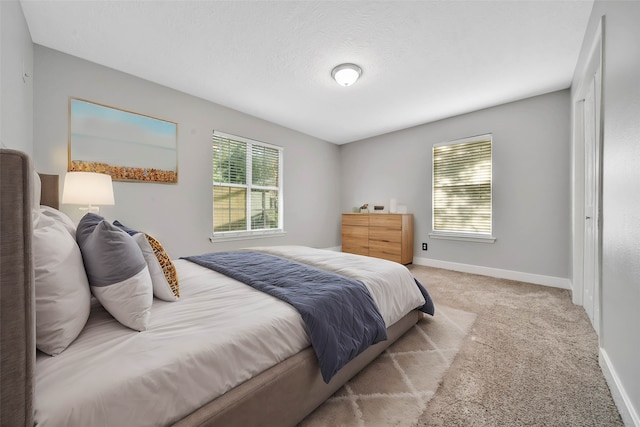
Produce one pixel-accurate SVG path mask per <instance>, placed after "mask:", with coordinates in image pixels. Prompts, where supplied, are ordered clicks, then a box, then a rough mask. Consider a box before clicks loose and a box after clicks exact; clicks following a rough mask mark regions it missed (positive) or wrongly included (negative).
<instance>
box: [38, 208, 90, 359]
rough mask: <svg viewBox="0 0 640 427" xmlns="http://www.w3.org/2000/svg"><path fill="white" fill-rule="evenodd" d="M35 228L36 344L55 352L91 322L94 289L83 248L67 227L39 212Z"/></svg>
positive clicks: (61, 348)
mask: <svg viewBox="0 0 640 427" xmlns="http://www.w3.org/2000/svg"><path fill="white" fill-rule="evenodd" d="M36 212H37V211H36ZM33 228H34V229H33V258H34V259H33V260H34V268H35V293H36V347H37V348H38V349H39V350H40V351H42V352H44V353H47V354H49V355H51V356H55V355H56V354H59V353H60V352H62V351H63V350H64V349H65V348H67V347H68V346H69V344H71V342H73V340H75V339H76V338H77V336H78V335H79V334H80V332H81V331H82V328H84V325H85V324H86V323H87V319H88V318H89V311H90V308H91V293H90V291H89V282H88V280H87V275H86V273H85V270H84V265H83V263H82V256H81V254H80V249H79V248H78V245H77V244H76V241H75V240H74V239H73V238H72V237H71V235H70V234H69V232H68V231H67V230H66V229H65V227H64V226H63V225H62V224H60V223H58V222H56V221H55V220H54V219H52V218H50V217H47V216H46V215H44V214H42V213H40V212H37V214H36V215H35V221H34V224H33Z"/></svg>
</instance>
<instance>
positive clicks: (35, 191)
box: [31, 169, 42, 209]
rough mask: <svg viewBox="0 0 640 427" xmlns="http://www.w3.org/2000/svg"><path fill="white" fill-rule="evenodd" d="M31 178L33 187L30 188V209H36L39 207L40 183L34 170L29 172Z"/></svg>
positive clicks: (38, 176)
mask: <svg viewBox="0 0 640 427" xmlns="http://www.w3.org/2000/svg"><path fill="white" fill-rule="evenodd" d="M31 175H32V176H33V186H32V188H31V209H38V206H40V196H41V192H42V182H41V181H40V175H38V172H36V170H35V169H33V171H32V172H31Z"/></svg>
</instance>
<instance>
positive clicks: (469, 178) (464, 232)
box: [429, 134, 495, 242]
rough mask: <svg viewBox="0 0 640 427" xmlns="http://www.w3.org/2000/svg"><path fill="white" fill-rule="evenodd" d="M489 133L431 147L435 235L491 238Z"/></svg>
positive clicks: (433, 235) (457, 237)
mask: <svg viewBox="0 0 640 427" xmlns="http://www.w3.org/2000/svg"><path fill="white" fill-rule="evenodd" d="M491 143H492V137H491V134H487V135H480V136H474V137H471V138H465V139H459V140H456V141H449V142H445V143H442V144H435V145H434V146H433V232H432V233H430V234H429V236H431V237H435V238H451V239H461V240H480V241H488V242H494V241H495V238H493V237H491V232H492V228H491V222H492V221H491V166H492V165H491Z"/></svg>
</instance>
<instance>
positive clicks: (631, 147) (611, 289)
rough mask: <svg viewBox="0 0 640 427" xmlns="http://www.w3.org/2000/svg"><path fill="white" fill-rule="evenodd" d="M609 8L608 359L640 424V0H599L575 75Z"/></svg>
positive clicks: (617, 390)
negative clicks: (639, 43)
mask: <svg viewBox="0 0 640 427" xmlns="http://www.w3.org/2000/svg"><path fill="white" fill-rule="evenodd" d="M602 16H604V17H605V26H604V36H603V39H604V43H603V55H604V58H603V63H604V72H603V77H604V79H603V89H602V91H603V99H604V104H603V115H604V116H603V117H604V119H603V120H604V121H603V126H604V127H603V130H604V139H603V171H602V173H603V176H602V183H603V189H602V289H601V315H602V319H601V334H600V347H601V364H602V365H603V368H604V369H603V370H604V371H605V374H606V375H607V376H608V379H609V385H610V387H611V389H612V392H613V394H614V397H616V398H617V399H616V401H617V403H618V407H619V408H624V411H621V412H623V416H625V417H626V419H625V421H626V422H627V424H628V425H634V424H635V425H637V426H640V364H639V363H638V361H640V334H639V333H638V325H640V310H639V309H638V304H639V303H640V167H639V165H640V50H639V49H638V41H639V40H640V25H639V23H640V2H637V1H634V2H628V1H596V3H595V5H594V9H593V12H592V14H591V18H590V21H589V27H588V29H587V32H586V36H585V40H584V43H583V48H582V52H581V54H580V59H579V61H578V66H577V68H576V75H575V78H574V82H575V81H576V79H578V78H579V76H580V75H581V74H582V73H583V70H584V67H585V63H586V60H587V58H588V53H589V49H590V48H591V46H592V43H593V39H594V37H595V34H596V28H597V25H598V23H599V22H600V19H601V17H602Z"/></svg>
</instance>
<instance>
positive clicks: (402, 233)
mask: <svg viewBox="0 0 640 427" xmlns="http://www.w3.org/2000/svg"><path fill="white" fill-rule="evenodd" d="M342 252H349V253H352V254H359V255H369V256H372V257H376V258H383V259H388V260H390V261H395V262H399V263H400V264H410V263H412V262H413V215H412V214H383V213H381V214H376V213H373V214H372V213H368V214H367V213H363V214H360V213H347V214H342Z"/></svg>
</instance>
